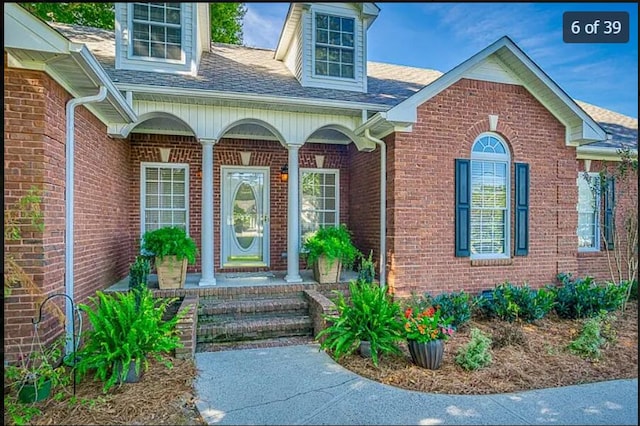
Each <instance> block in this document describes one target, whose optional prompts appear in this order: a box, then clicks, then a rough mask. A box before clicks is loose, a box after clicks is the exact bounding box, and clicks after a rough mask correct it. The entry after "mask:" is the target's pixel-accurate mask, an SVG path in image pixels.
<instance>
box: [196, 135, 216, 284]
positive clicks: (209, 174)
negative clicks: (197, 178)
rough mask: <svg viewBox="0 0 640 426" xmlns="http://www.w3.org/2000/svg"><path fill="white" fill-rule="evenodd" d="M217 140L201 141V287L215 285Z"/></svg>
mask: <svg viewBox="0 0 640 426" xmlns="http://www.w3.org/2000/svg"><path fill="white" fill-rule="evenodd" d="M216 142H217V141H216V140H215V139H200V143H201V144H202V215H201V216H202V225H201V227H202V244H201V246H202V250H201V256H202V258H201V263H202V277H201V278H200V283H199V285H201V286H202V285H215V284H216V279H215V276H214V266H213V256H214V253H213V145H214V144H215V143H216Z"/></svg>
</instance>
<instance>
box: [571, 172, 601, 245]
mask: <svg viewBox="0 0 640 426" xmlns="http://www.w3.org/2000/svg"><path fill="white" fill-rule="evenodd" d="M588 176H589V178H587V177H586V176H585V174H584V173H580V174H579V175H578V180H577V183H578V204H577V206H576V208H577V210H578V230H577V232H578V250H580V251H588V250H593V251H597V250H599V249H600V176H599V175H598V173H588Z"/></svg>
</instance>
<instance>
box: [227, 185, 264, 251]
mask: <svg viewBox="0 0 640 426" xmlns="http://www.w3.org/2000/svg"><path fill="white" fill-rule="evenodd" d="M233 227H234V230H235V237H236V241H237V242H238V245H239V246H240V247H241V248H242V249H244V250H247V249H248V248H249V247H251V245H252V244H253V242H254V241H255V239H256V237H257V236H258V204H257V201H256V194H255V192H253V188H252V187H251V186H250V185H249V184H247V183H245V182H243V183H241V184H240V186H238V190H237V191H236V195H235V197H234V199H233Z"/></svg>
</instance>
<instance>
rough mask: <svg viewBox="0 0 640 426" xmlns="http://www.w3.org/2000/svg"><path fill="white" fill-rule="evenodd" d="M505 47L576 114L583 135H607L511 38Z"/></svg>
mask: <svg viewBox="0 0 640 426" xmlns="http://www.w3.org/2000/svg"><path fill="white" fill-rule="evenodd" d="M505 47H507V48H508V49H509V50H510V51H511V53H512V54H513V55H514V56H516V57H517V58H518V60H520V62H522V63H523V64H524V65H526V66H527V68H529V70H530V71H531V72H532V73H533V74H534V75H535V76H536V78H538V79H539V80H540V81H542V82H543V83H544V84H545V85H546V86H547V87H548V88H549V89H550V90H551V91H552V92H553V94H554V95H556V96H557V97H558V98H560V100H561V101H562V102H563V103H564V104H565V105H566V106H567V107H569V109H571V111H572V112H573V113H574V114H575V115H577V116H578V117H579V118H580V119H581V120H582V121H583V137H584V138H585V139H588V140H590V141H599V140H604V139H606V137H607V134H606V132H605V131H604V129H602V127H600V126H599V125H598V123H596V122H595V120H594V119H593V118H591V116H589V114H587V113H586V112H584V110H583V109H582V108H580V106H579V105H578V104H577V103H576V102H575V101H574V100H573V99H572V98H571V97H570V96H569V95H567V94H566V93H565V91H564V90H562V88H561V87H560V86H559V85H558V84H557V83H556V82H555V81H553V80H552V79H551V78H550V77H549V76H548V75H547V74H546V73H545V72H544V71H543V70H542V68H540V67H539V66H538V65H537V64H536V63H535V62H533V61H532V60H531V59H530V58H529V57H528V56H527V55H526V54H525V53H524V52H523V51H522V50H520V48H519V47H518V46H516V45H515V43H513V42H512V41H511V40H509V39H506V40H505ZM587 128H589V130H587Z"/></svg>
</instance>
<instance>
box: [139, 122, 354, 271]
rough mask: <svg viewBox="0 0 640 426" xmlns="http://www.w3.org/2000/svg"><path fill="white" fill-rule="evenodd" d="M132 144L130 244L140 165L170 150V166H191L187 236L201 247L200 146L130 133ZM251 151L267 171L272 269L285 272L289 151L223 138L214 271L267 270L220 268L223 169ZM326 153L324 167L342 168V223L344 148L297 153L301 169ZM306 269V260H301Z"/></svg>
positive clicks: (218, 151)
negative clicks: (283, 169) (282, 172)
mask: <svg viewBox="0 0 640 426" xmlns="http://www.w3.org/2000/svg"><path fill="white" fill-rule="evenodd" d="M130 141H131V170H130V172H131V175H132V179H131V185H130V194H131V195H130V207H131V208H130V211H129V215H130V219H131V232H132V243H133V245H134V247H135V248H136V249H137V248H138V246H139V236H140V163H141V162H160V151H159V149H158V148H161V147H165V148H171V153H170V157H169V162H177V163H188V164H189V199H190V204H189V234H190V236H191V237H192V238H193V239H194V240H195V242H196V244H197V246H198V248H199V249H200V248H201V215H200V211H201V205H202V184H201V182H202V178H201V177H199V176H198V174H199V173H200V172H201V170H202V148H201V146H200V144H199V143H198V142H197V141H196V139H195V138H193V137H185V136H169V135H148V134H135V133H134V134H132V135H131V136H130ZM242 151H246V152H250V153H251V154H252V155H251V158H250V162H249V166H253V167H268V168H269V187H270V194H269V197H270V222H269V226H270V248H269V250H270V260H271V264H270V268H269V269H270V270H275V271H282V270H286V269H287V261H286V257H283V254H284V253H286V251H287V199H288V196H287V183H286V182H282V181H281V180H280V169H281V167H282V166H284V165H285V164H287V157H288V154H287V150H286V149H285V148H284V147H282V145H280V143H278V142H276V141H255V140H241V139H222V140H220V142H218V143H217V144H216V145H215V146H214V148H213V155H214V159H213V176H214V177H213V183H214V194H213V197H214V200H213V203H214V263H215V268H216V271H224V272H234V271H256V270H259V269H265V268H240V269H238V268H221V267H220V249H221V245H220V217H221V216H220V213H221V210H220V202H221V187H220V177H221V166H241V165H242V158H241V156H240V152H242ZM316 155H324V156H325V159H324V166H323V167H324V168H329V169H333V168H335V169H339V170H340V221H341V222H343V223H347V224H348V223H349V213H350V212H349V168H348V155H347V147H346V146H342V145H322V144H313V143H308V144H305V145H303V146H302V148H301V149H300V151H299V166H300V167H301V168H303V167H304V168H307V167H316V161H315V156H316ZM300 266H301V267H303V268H304V267H305V263H304V261H302V260H301V262H300ZM200 271H201V265H200V259H199V258H198V259H197V262H196V265H194V266H190V267H189V272H200Z"/></svg>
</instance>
